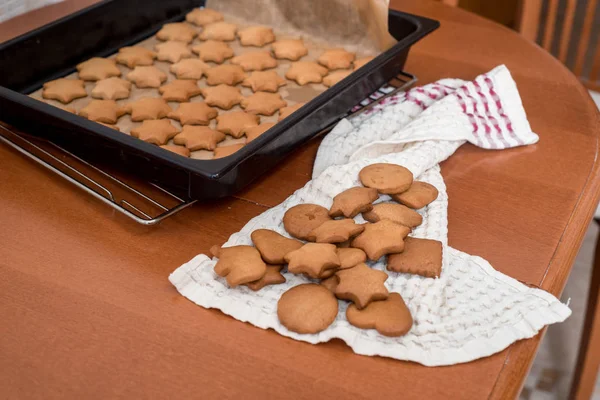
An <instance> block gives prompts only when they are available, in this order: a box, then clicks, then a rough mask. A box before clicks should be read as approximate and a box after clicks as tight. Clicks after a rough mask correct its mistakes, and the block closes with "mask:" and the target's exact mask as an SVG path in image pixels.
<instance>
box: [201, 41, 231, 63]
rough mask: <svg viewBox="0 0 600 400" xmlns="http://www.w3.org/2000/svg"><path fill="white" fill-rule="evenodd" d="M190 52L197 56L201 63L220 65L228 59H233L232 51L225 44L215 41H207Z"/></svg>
mask: <svg viewBox="0 0 600 400" xmlns="http://www.w3.org/2000/svg"><path fill="white" fill-rule="evenodd" d="M192 51H193V52H194V53H196V54H198V58H200V60H202V61H212V62H215V63H217V64H221V63H222V62H223V61H225V60H226V59H228V58H231V57H233V49H232V48H231V47H229V45H227V43H224V42H219V41H216V40H207V41H206V42H203V43H200V44H198V45H195V46H193V47H192Z"/></svg>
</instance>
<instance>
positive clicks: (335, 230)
mask: <svg viewBox="0 0 600 400" xmlns="http://www.w3.org/2000/svg"><path fill="white" fill-rule="evenodd" d="M364 230H365V227H364V226H363V225H359V224H357V223H356V222H354V220H353V219H332V220H331V221H327V222H324V223H323V224H321V225H320V226H318V227H316V228H315V229H313V230H312V231H311V232H310V233H309V234H308V240H310V241H311V242H317V243H342V242H345V241H346V240H349V239H350V238H352V237H354V236H356V235H358V234H359V233H361V232H362V231H364Z"/></svg>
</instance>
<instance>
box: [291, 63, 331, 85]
mask: <svg viewBox="0 0 600 400" xmlns="http://www.w3.org/2000/svg"><path fill="white" fill-rule="evenodd" d="M327 72H328V71H327V68H325V67H322V66H320V65H319V64H317V63H315V62H312V61H297V62H295V63H292V65H291V66H290V68H289V69H288V70H287V72H286V73H285V77H286V78H288V79H290V80H294V81H296V83H297V84H298V85H301V86H303V85H306V84H308V83H321V82H322V81H323V77H324V76H325V75H327Z"/></svg>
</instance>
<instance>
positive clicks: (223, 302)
mask: <svg viewBox="0 0 600 400" xmlns="http://www.w3.org/2000/svg"><path fill="white" fill-rule="evenodd" d="M471 91H473V92H471ZM537 140H538V137H537V135H535V134H534V133H532V132H531V129H530V127H529V123H528V122H527V118H526V116H525V112H524V110H523V107H522V104H521V100H520V97H519V94H518V91H517V89H516V85H515V84H514V81H513V80H512V77H511V76H510V73H509V72H508V70H507V69H506V68H505V67H504V66H501V67H498V68H496V69H494V70H492V71H491V72H489V73H487V74H484V75H482V76H480V77H478V78H477V79H476V80H475V81H473V82H463V81H460V80H442V81H439V82H437V83H435V84H431V85H426V86H424V87H421V88H415V89H412V90H410V91H409V92H407V93H405V94H402V95H397V96H392V97H390V98H388V99H386V101H385V102H383V103H382V104H379V105H378V106H376V107H375V108H374V109H372V110H371V111H370V112H369V113H364V114H362V115H360V116H358V117H355V118H353V119H349V120H345V121H342V122H341V123H340V124H339V125H338V126H337V127H336V128H335V129H334V130H333V131H332V132H331V133H330V134H329V135H328V136H327V137H326V138H325V139H324V140H323V143H322V145H321V147H320V148H319V152H318V155H317V159H316V161H315V166H314V172H313V179H312V180H311V181H310V182H308V183H307V184H306V185H305V186H304V187H302V188H301V189H299V190H297V191H296V192H295V193H294V194H292V195H291V196H290V197H289V198H288V199H286V200H285V201H284V202H283V203H281V204H279V205H278V206H275V207H273V208H271V209H269V210H267V211H265V212H264V213H262V214H261V215H259V216H257V217H255V218H253V219H252V220H250V221H249V222H248V224H246V226H244V228H242V230H240V231H239V232H237V233H234V234H233V235H231V237H230V238H229V240H228V241H227V242H226V243H225V245H224V246H226V247H227V246H234V245H240V244H248V245H251V244H252V241H251V239H250V234H251V233H252V231H254V230H255V229H259V228H268V229H273V230H275V231H277V232H279V233H281V234H284V235H286V236H287V234H286V232H285V230H284V228H283V224H282V218H283V214H284V213H285V211H286V210H287V209H288V208H290V207H292V206H294V205H296V204H300V203H315V204H320V205H322V206H324V207H327V208H329V207H330V206H331V204H332V199H333V197H334V196H335V195H336V194H338V193H340V192H341V191H343V190H345V189H348V188H350V187H353V186H357V185H360V182H359V181H358V172H359V171H360V169H362V168H363V167H364V166H366V165H369V164H373V163H378V162H388V163H396V164H400V165H403V166H405V167H407V168H408V169H410V170H411V171H412V172H413V174H414V176H415V178H416V179H419V180H423V181H426V182H429V183H431V184H433V185H434V186H436V187H437V189H438V190H439V192H440V194H439V197H438V199H437V200H436V201H434V202H433V203H431V204H430V205H428V206H427V207H425V208H423V209H421V210H419V213H421V215H422V216H423V224H422V225H420V226H419V227H417V228H416V229H415V230H414V231H413V232H412V233H411V235H412V236H415V237H422V238H430V239H436V240H440V241H441V242H442V243H443V245H444V257H443V263H444V266H443V270H442V274H441V276H440V278H437V279H433V278H423V277H420V276H415V275H410V274H398V273H394V272H388V271H386V270H385V262H386V259H385V257H383V258H382V259H380V260H378V261H377V262H371V263H369V264H370V265H371V267H372V268H376V269H379V270H383V271H386V272H387V273H388V275H389V278H388V280H387V281H386V286H387V288H388V289H389V290H390V291H393V292H398V293H400V294H401V295H402V297H403V298H404V300H405V301H406V303H407V305H408V307H409V309H410V311H411V314H412V315H413V318H414V325H413V327H412V329H411V330H410V332H409V333H408V334H407V335H405V336H402V337H399V338H389V337H385V336H382V335H380V334H378V333H377V332H376V331H375V330H363V329H358V328H355V327H353V326H351V325H350V324H348V322H347V321H346V317H345V311H346V307H347V303H346V302H342V301H340V303H339V304H340V310H339V313H338V316H337V318H336V320H335V321H334V323H333V324H332V325H331V326H330V327H329V328H327V329H326V330H324V331H323V332H320V333H318V334H314V335H302V334H297V333H294V332H291V331H288V330H287V329H286V328H285V327H283V326H282V325H281V324H280V323H279V321H278V319H277V312H276V311H277V301H278V299H279V297H280V296H281V294H282V293H283V292H285V291H286V290H288V289H289V288H291V287H293V286H296V285H298V284H301V283H305V282H309V281H311V280H310V279H309V278H306V277H304V276H298V275H293V274H289V273H285V274H284V275H285V276H286V279H287V282H286V283H284V284H281V285H274V286H267V287H265V288H263V289H262V290H260V291H258V292H253V291H251V290H250V289H248V288H247V287H243V286H242V287H238V288H234V289H231V288H229V287H228V286H227V283H226V282H225V280H224V279H222V278H219V277H218V276H216V274H215V273H214V271H213V267H214V265H215V263H216V259H210V258H209V257H207V256H205V255H198V256H196V257H195V258H194V259H192V260H191V261H189V262H188V263H186V264H184V265H182V266H181V267H179V268H178V269H177V270H175V271H174V272H173V273H172V274H171V276H170V278H169V279H170V281H171V282H172V283H173V285H175V287H176V288H177V290H179V292H180V293H181V294H182V295H183V296H185V297H187V298H188V299H190V300H191V301H193V302H195V303H196V304H198V305H200V306H202V307H206V308H218V309H220V310H221V311H222V312H224V313H226V314H228V315H231V316H233V317H234V318H236V319H238V320H240V321H245V322H249V323H251V324H253V325H255V326H257V327H260V328H263V329H267V328H271V329H274V330H275V331H277V332H278V333H280V334H282V335H284V336H288V337H292V338H294V339H297V340H302V341H306V342H309V343H319V342H326V341H328V340H330V339H332V338H340V339H342V340H344V341H345V342H346V343H347V344H348V346H350V347H351V348H352V350H353V351H354V352H356V353H359V354H366V355H380V356H386V357H392V358H396V359H400V360H410V361H415V362H419V363H421V364H424V365H428V366H439V365H450V364H456V363H461V362H467V361H471V360H474V359H477V358H481V357H485V356H488V355H490V354H493V353H495V352H498V351H501V350H503V349H504V348H506V347H507V346H508V345H510V344H511V343H513V342H515V341H517V340H519V339H523V338H529V337H532V336H534V335H535V334H536V333H537V332H538V331H539V330H540V329H541V328H542V327H543V326H544V325H548V324H551V323H556V322H560V321H563V320H564V319H566V318H567V317H568V316H569V315H570V310H569V308H568V307H567V306H566V305H564V304H562V303H561V302H560V301H558V300H557V299H556V298H555V297H553V296H552V295H550V294H548V293H546V292H544V291H542V290H539V289H533V288H529V287H527V286H525V285H523V284H521V283H519V282H518V281H516V280H514V279H512V278H510V277H508V276H505V275H503V274H501V273H499V272H498V271H496V270H494V269H493V268H492V266H491V265H490V264H489V263H488V262H486V261H485V260H483V259H481V258H479V257H475V256H470V255H468V254H465V253H462V252H460V251H459V250H456V249H453V248H450V247H448V246H447V229H448V224H447V210H448V197H447V193H446V187H445V185H444V181H443V179H442V176H441V174H440V169H439V165H438V164H439V162H441V161H443V160H444V159H446V158H448V157H449V156H450V155H452V153H454V151H456V149H457V148H458V147H460V145H462V144H463V143H464V142H465V141H469V142H471V143H473V144H475V145H478V146H480V147H483V148H489V149H501V148H507V147H514V146H519V145H526V144H531V143H535V142H537ZM387 199H389V197H387V196H382V197H381V198H380V199H379V200H378V201H385V200H387ZM356 220H357V222H363V221H364V220H363V219H362V217H361V216H360V215H359V216H357V217H356Z"/></svg>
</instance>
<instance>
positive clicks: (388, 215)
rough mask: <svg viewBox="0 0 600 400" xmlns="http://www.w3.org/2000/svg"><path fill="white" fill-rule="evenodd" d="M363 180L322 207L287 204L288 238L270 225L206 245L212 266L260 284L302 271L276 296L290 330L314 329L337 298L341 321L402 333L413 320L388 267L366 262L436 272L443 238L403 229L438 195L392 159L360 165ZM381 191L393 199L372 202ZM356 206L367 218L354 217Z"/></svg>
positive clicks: (237, 281)
mask: <svg viewBox="0 0 600 400" xmlns="http://www.w3.org/2000/svg"><path fill="white" fill-rule="evenodd" d="M359 179H360V182H361V183H362V184H363V186H358V187H353V188H350V189H347V190H345V191H343V192H341V193H339V194H338V195H337V196H335V197H334V199H333V204H332V206H331V208H330V209H329V210H328V209H326V208H324V207H322V206H320V205H317V204H299V205H296V206H294V207H291V208H290V209H288V210H287V211H286V213H285V215H284V216H283V225H284V227H285V230H286V231H287V233H288V234H289V235H290V236H292V237H293V238H287V237H285V236H283V235H280V234H279V233H277V232H275V231H272V230H269V229H258V230H255V231H254V232H252V234H251V239H252V242H253V243H254V246H233V247H223V248H219V247H218V246H213V248H212V249H211V252H212V253H213V256H215V257H217V258H218V259H219V260H218V262H217V263H216V265H215V267H214V271H215V273H216V274H217V275H218V276H220V277H224V278H226V280H227V283H228V284H229V286H230V287H236V286H238V285H246V286H248V287H249V288H250V289H252V290H255V291H256V290H260V289H262V288H263V287H265V286H267V285H276V284H281V283H284V282H286V279H285V276H284V275H283V274H282V270H283V269H284V266H285V265H286V264H287V272H288V273H291V274H303V275H305V276H306V277H308V278H310V279H311V280H313V281H314V283H306V284H301V285H298V286H295V287H293V288H291V289H290V290H288V291H286V292H285V293H284V294H283V295H282V296H281V298H280V299H279V302H278V305H277V315H278V317H279V320H280V322H281V324H282V325H284V326H285V327H286V328H287V329H289V330H290V331H293V332H297V333H308V334H311V333H317V332H320V331H322V330H324V329H326V328H327V327H328V326H329V325H331V324H332V323H333V321H334V320H335V318H336V316H337V313H338V299H342V300H347V301H349V302H351V303H352V304H350V305H349V306H348V308H347V311H346V317H347V319H348V322H349V323H350V324H352V325H354V326H356V327H359V328H362V329H376V330H377V331H378V332H379V333H381V334H382V335H386V336H401V335H404V334H406V333H407V332H408V331H409V330H410V328H411V327H412V323H413V320H412V317H411V314H410V312H409V310H408V308H407V307H406V304H405V303H404V300H403V299H402V297H401V296H400V294H398V293H389V292H388V289H387V288H386V287H385V285H384V283H385V281H386V280H387V279H388V274H387V273H386V272H383V271H379V270H376V269H372V268H371V267H369V265H368V264H367V260H369V261H377V260H379V259H380V258H381V257H383V256H387V270H388V271H390V272H393V273H409V274H417V275H421V276H424V277H431V278H433V277H439V276H440V273H441V270H442V243H441V242H439V241H436V240H429V239H419V238H414V237H411V236H409V233H410V232H411V230H412V229H413V228H415V227H416V226H418V225H420V224H421V223H422V217H421V215H420V214H419V213H418V212H416V211H415V210H416V209H420V208H423V207H425V206H427V205H428V204H429V203H431V202H432V201H434V200H435V199H436V198H437V196H438V191H437V189H436V188H435V187H434V186H432V185H430V184H428V183H426V182H419V181H413V175H412V173H411V172H410V171H409V170H408V169H406V168H404V167H402V166H400V165H396V164H372V165H369V166H367V167H365V168H363V169H362V170H361V171H360V173H359ZM380 195H388V196H390V197H391V199H392V200H393V201H389V202H378V203H377V204H373V203H374V202H376V201H377V200H379V197H380ZM359 214H362V216H363V218H364V219H365V220H366V221H368V222H367V223H364V224H357V223H356V221H355V220H354V217H356V216H357V215H359Z"/></svg>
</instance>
